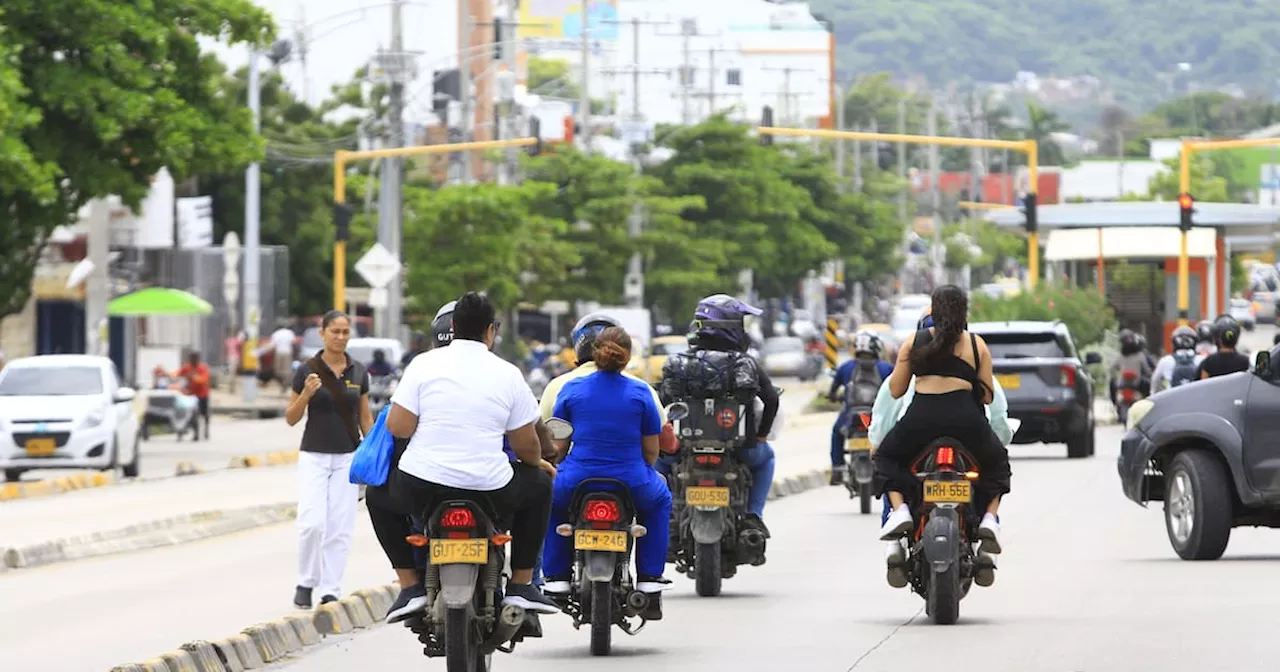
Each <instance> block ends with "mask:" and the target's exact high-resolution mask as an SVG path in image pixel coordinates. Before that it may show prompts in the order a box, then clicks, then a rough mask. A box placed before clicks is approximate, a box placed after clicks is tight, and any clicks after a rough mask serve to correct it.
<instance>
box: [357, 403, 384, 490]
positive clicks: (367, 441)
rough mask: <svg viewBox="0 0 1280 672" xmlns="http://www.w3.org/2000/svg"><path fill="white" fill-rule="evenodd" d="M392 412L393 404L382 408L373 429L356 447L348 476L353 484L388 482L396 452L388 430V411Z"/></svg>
mask: <svg viewBox="0 0 1280 672" xmlns="http://www.w3.org/2000/svg"><path fill="white" fill-rule="evenodd" d="M390 410H391V404H387V405H386V406H383V407H382V411H381V412H380V413H378V418H377V419H376V420H374V421H373V427H372V428H370V429H369V433H368V434H365V435H364V440H362V441H361V442H360V445H359V446H357V447H356V454H355V456H354V457H352V459H351V472H350V474H349V475H348V478H349V479H350V481H351V482H352V483H356V484H359V485H373V486H379V485H383V484H385V483H386V482H387V476H388V475H389V474H390V473H391V456H392V454H393V453H394V451H395V440H394V438H393V437H392V436H391V432H390V431H388V430H387V411H390Z"/></svg>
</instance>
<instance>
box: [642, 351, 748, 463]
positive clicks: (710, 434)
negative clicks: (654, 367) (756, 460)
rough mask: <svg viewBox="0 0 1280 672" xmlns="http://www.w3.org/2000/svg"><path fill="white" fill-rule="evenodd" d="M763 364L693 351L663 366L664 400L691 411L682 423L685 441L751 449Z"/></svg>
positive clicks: (740, 355) (738, 356) (734, 354)
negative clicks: (759, 369)
mask: <svg viewBox="0 0 1280 672" xmlns="http://www.w3.org/2000/svg"><path fill="white" fill-rule="evenodd" d="M757 366H758V364H756V360H755V359H753V358H752V357H751V356H750V355H747V354H746V353H741V352H722V351H718V350H691V351H687V352H682V353H679V354H676V355H672V356H670V357H668V358H667V361H666V363H665V364H664V365H663V366H662V397H663V399H664V400H665V401H666V402H667V403H671V402H675V401H682V402H684V403H686V404H688V405H689V416H688V417H687V418H685V419H684V420H682V421H681V422H680V439H681V441H687V442H694V443H697V442H702V441H708V442H717V443H732V444H734V445H746V444H747V442H748V441H749V440H754V438H753V436H752V435H753V434H754V429H753V428H754V427H755V404H754V402H755V397H756V395H757V393H758V392H759V386H760V383H759V381H760V377H759V373H758V370H757V368H756V367H757Z"/></svg>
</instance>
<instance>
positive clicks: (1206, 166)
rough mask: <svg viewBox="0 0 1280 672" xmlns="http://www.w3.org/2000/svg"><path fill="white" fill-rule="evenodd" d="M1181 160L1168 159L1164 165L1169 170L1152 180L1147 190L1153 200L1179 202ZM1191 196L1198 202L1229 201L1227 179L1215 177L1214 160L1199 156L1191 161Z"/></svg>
mask: <svg viewBox="0 0 1280 672" xmlns="http://www.w3.org/2000/svg"><path fill="white" fill-rule="evenodd" d="M1179 161H1180V160H1179V159H1167V160H1166V161H1165V162H1164V165H1165V166H1166V167H1167V168H1168V170H1165V171H1163V172H1160V173H1158V174H1157V175H1156V176H1155V177H1153V178H1151V182H1150V183H1149V184H1148V186H1147V189H1148V192H1149V194H1150V196H1151V198H1159V199H1161V200H1165V201H1173V200H1177V198H1178V192H1179V191H1180V189H1179V186H1180V185H1181V180H1180V177H1179V171H1180V170H1181V168H1180V162H1179ZM1190 168H1191V194H1192V195H1193V196H1195V198H1196V200H1197V201H1204V202H1206V203H1221V202H1224V201H1226V200H1228V199H1227V191H1228V190H1227V178H1225V177H1218V176H1216V175H1215V173H1216V170H1215V169H1214V159H1213V158H1210V157H1208V156H1204V155H1198V156H1195V157H1193V158H1192V159H1191V166H1190Z"/></svg>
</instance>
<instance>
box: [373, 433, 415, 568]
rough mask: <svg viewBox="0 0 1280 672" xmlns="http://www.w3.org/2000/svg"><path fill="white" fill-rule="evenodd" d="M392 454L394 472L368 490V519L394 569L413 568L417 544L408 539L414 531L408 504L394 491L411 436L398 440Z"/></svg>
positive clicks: (392, 469) (392, 470)
mask: <svg viewBox="0 0 1280 672" xmlns="http://www.w3.org/2000/svg"><path fill="white" fill-rule="evenodd" d="M394 446H395V447H394V449H393V452H392V453H391V473H389V474H387V482H386V483H385V484H383V485H372V486H369V487H368V488H367V489H366V490H365V504H366V505H367V506H368V507H369V522H370V523H372V524H373V533H374V534H375V535H377V537H378V543H379V544H380V545H381V546H382V552H383V553H385V554H386V555H387V560H389V561H391V568H392V569H414V568H416V567H418V566H419V565H420V564H421V563H419V562H415V560H414V557H415V554H414V547H413V546H410V545H409V542H408V541H407V540H406V539H405V537H408V536H409V535H410V534H412V533H413V529H412V525H411V524H410V521H409V506H408V505H407V504H405V503H404V502H401V501H399V500H398V499H397V498H396V497H395V493H393V492H392V490H391V480H392V476H394V475H395V473H396V472H397V471H399V470H400V457H401V456H403V455H404V451H405V449H406V448H408V447H409V440H408V439H395V443H394Z"/></svg>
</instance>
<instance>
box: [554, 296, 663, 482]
mask: <svg viewBox="0 0 1280 672" xmlns="http://www.w3.org/2000/svg"><path fill="white" fill-rule="evenodd" d="M609 327H618V328H622V323H621V322H618V321H617V320H615V319H613V318H612V317H610V316H609V315H607V314H605V313H600V312H596V313H589V314H587V315H584V316H583V317H582V319H580V320H578V323H577V324H575V325H573V331H572V332H571V334H570V338H572V339H573V352H574V355H576V357H577V361H578V365H577V367H575V368H573V369H571V370H569V371H567V372H565V373H562V374H560V375H559V376H556V377H555V378H553V379H552V380H551V382H549V383H547V386H546V388H545V389H543V390H542V400H541V401H540V402H539V406H540V407H541V411H542V421H543V422H546V421H547V420H550V419H551V418H552V415H553V411H554V410H555V407H556V399H557V398H559V396H560V390H562V389H564V386H565V384H566V383H568V382H569V381H572V380H577V379H578V378H581V377H583V376H589V375H591V374H593V373H595V372H596V371H598V370H599V369H597V368H596V363H595V361H593V359H592V358H593V357H594V356H595V343H596V337H597V336H599V335H600V334H601V333H602V332H603V331H604V330H605V329H608V328H609ZM622 375H624V376H627V377H629V378H632V379H634V380H640V379H639V378H636V377H635V376H633V375H631V374H630V373H627V372H626V371H625V370H624V371H623V372H622ZM641 382H643V381H641ZM649 389H650V391H651V392H652V393H653V401H654V403H656V404H657V405H658V410H659V412H660V413H661V414H662V422H663V424H664V425H666V424H667V412H666V409H664V408H663V406H662V400H661V399H660V398H659V397H658V391H657V390H655V389H653V388H652V387H651V388H649ZM668 427H669V425H668ZM560 457H564V456H563V455H561V456H560Z"/></svg>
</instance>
